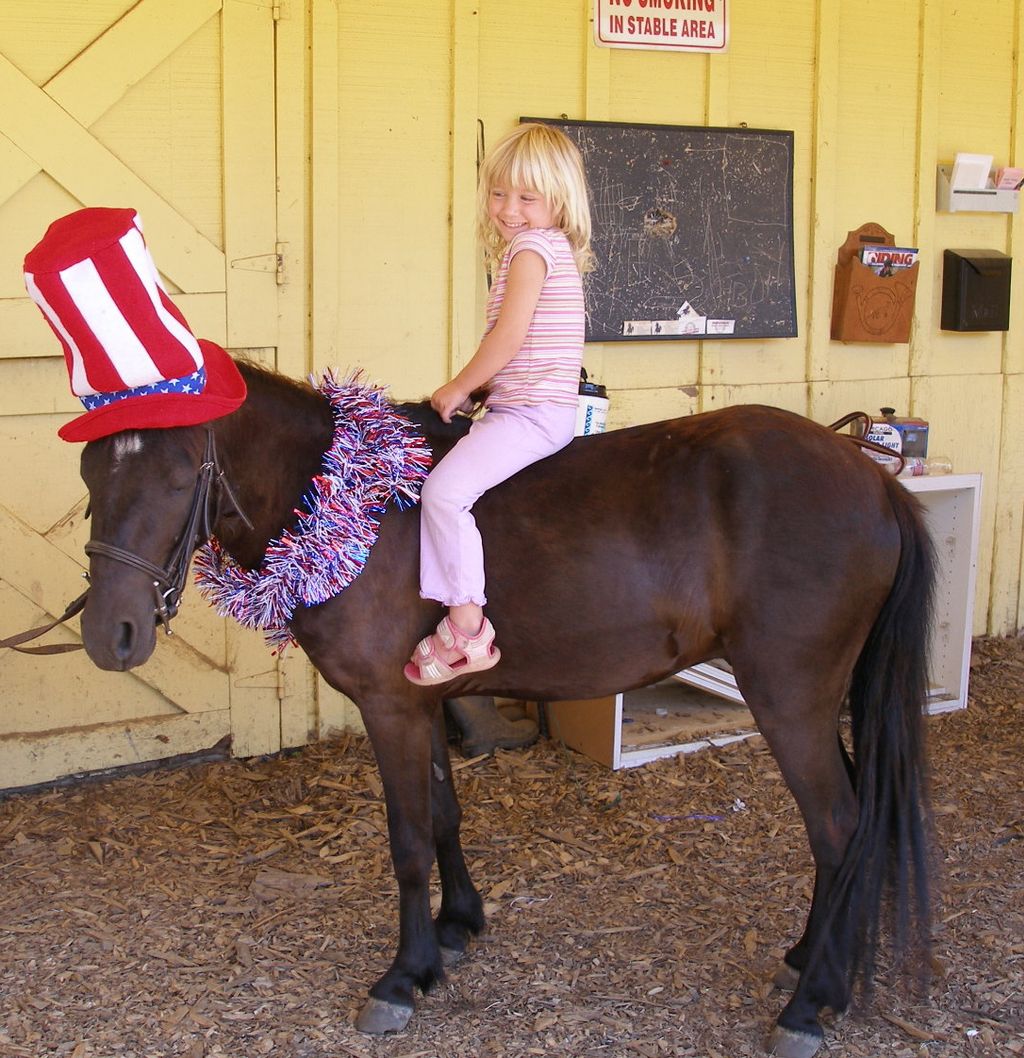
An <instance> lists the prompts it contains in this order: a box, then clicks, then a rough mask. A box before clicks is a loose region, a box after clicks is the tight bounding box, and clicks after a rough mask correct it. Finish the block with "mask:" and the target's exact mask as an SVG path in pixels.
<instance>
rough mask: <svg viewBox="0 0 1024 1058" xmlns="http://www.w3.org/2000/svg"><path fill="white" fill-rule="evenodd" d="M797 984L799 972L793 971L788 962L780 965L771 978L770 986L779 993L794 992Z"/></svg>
mask: <svg viewBox="0 0 1024 1058" xmlns="http://www.w3.org/2000/svg"><path fill="white" fill-rule="evenodd" d="M799 983H800V971H799V970H796V969H794V968H793V967H792V966H790V965H789V963H788V962H784V963H782V965H781V966H780V967H779V968H778V969H777V970H776V971H775V973H774V975H773V976H772V984H773V985H775V987H776V988H778V989H779V991H781V992H795V991H796V986H797V985H798V984H799Z"/></svg>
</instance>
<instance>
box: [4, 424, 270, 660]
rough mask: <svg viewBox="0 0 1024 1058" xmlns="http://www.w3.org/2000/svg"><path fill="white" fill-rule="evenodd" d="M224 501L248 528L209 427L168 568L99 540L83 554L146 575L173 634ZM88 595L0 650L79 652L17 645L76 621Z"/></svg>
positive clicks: (75, 646)
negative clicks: (197, 556) (197, 554)
mask: <svg viewBox="0 0 1024 1058" xmlns="http://www.w3.org/2000/svg"><path fill="white" fill-rule="evenodd" d="M222 500H227V502H228V503H229V504H230V506H231V507H232V508H233V509H234V510H235V512H236V513H237V514H238V516H239V517H240V518H241V519H242V521H243V522H244V523H245V525H246V526H247V527H248V528H249V529H252V522H250V521H249V518H248V516H247V515H246V513H245V511H243V510H242V508H241V506H240V505H239V503H238V499H237V497H236V496H235V492H234V490H233V489H232V487H231V484H230V483H229V481H228V479H227V478H226V477H225V475H224V470H223V469H222V467H221V466H220V463H219V461H218V459H217V443H216V440H215V439H214V436H213V429H212V428H211V427H210V426H209V425H207V427H206V447H205V450H204V452H203V461H202V463H201V464H200V466H199V473H198V476H197V477H196V485H195V489H194V490H193V492H192V503H191V505H190V507H189V512H188V518H187V520H186V522H185V528H184V529H183V530H182V533H181V536H180V537H179V539H178V543H177V545H176V546H175V548H174V551H173V553H172V554H171V557H170V558H169V559H168V560H167V564H166V565H164V566H158V565H156V564H155V563H153V562H150V561H149V560H148V559H145V558H142V557H141V556H140V555H136V554H134V553H133V552H131V551H126V550H125V549H124V548H122V547H117V546H115V545H114V544H108V543H105V542H104V541H102V540H90V541H89V542H88V543H87V544H86V545H85V553H86V554H87V555H89V556H90V557H91V556H93V555H102V556H103V557H104V558H109V559H113V560H114V561H115V562H121V563H123V564H124V565H126V566H131V567H132V568H133V569H137V570H140V571H141V572H142V573H145V574H146V575H147V576H148V577H149V578H150V579H151V584H152V586H153V592H154V596H155V600H154V608H153V616H154V618H155V619H156V620H157V621H158V622H160V623H161V624H162V625H163V628H164V632H165V633H166V634H167V635H172V634H173V633H172V631H171V618H173V617H174V616H176V615H177V613H178V607H179V605H180V603H181V597H182V595H183V593H184V591H185V581H186V579H187V577H188V568H189V564H190V562H191V561H192V553H193V552H194V551H195V549H196V548H197V547H198V546H199V545H200V544H201V543H202V542H203V541H204V540H208V539H209V538H210V537H211V536H212V535H213V526H214V525H215V524H216V522H217V516H218V514H219V513H220V504H221V501H222ZM82 576H83V577H85V579H86V580H89V574H88V573H83V574H82ZM88 595H89V589H88V588H86V590H85V591H84V592H82V594H81V595H79V597H78V598H77V599H75V601H74V602H72V603H71V604H70V606H68V608H67V609H66V610H65V611H64V613H63V614H61V616H60V617H58V618H57V619H56V620H55V621H53V622H51V623H50V624H48V625H45V626H43V627H41V628H33V629H30V630H29V631H28V632H21V633H19V634H18V635H16V636H11V637H10V638H9V639H4V640H0V647H10V648H12V649H14V650H18V651H21V652H22V653H26V654H57V653H64V652H66V651H69V650H79V649H81V644H80V643H59V644H55V645H53V646H44V647H23V646H21V644H22V643H25V642H27V641H28V640H30V639H35V638H37V637H38V636H41V635H43V634H44V633H45V632H48V631H50V629H52V628H56V626H57V625H59V624H60V623H61V622H63V621H66V620H68V618H70V617H74V615H75V614H77V613H79V612H80V611H81V610H82V609H83V608H84V607H85V601H86V598H87V597H88Z"/></svg>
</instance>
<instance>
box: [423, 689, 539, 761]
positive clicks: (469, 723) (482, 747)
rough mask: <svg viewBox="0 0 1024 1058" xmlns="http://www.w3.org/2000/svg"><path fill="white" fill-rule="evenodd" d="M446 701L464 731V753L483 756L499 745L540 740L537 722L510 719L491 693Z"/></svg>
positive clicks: (516, 746) (507, 746) (510, 746)
mask: <svg viewBox="0 0 1024 1058" xmlns="http://www.w3.org/2000/svg"><path fill="white" fill-rule="evenodd" d="M444 704H445V707H446V708H447V709H448V712H449V715H450V716H451V717H452V719H453V720H454V721H455V725H456V727H458V729H459V731H460V732H461V733H462V755H463V756H464V757H479V756H480V755H481V754H483V753H493V752H494V751H495V750H496V749H521V748H522V747H523V746H530V745H532V744H533V743H534V742H536V741H537V733H538V732H537V725H536V724H535V723H534V722H533V721H532V720H531V719H530V718H529V717H524V718H523V719H522V720H509V719H507V718H506V717H504V716H503V715H502V714H501V712H500V711H499V709H498V707H497V706H496V705H495V704H494V699H493V698H491V697H489V696H476V695H468V696H466V697H464V698H447V699H446V700H445V703H444Z"/></svg>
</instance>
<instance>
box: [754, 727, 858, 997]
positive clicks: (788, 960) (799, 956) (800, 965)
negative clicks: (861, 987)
mask: <svg viewBox="0 0 1024 1058" xmlns="http://www.w3.org/2000/svg"><path fill="white" fill-rule="evenodd" d="M837 740H838V745H839V755H840V757H841V758H842V761H843V764H844V765H845V767H846V774H847V775H848V776H849V779H850V784H851V786H852V785H853V783H854V781H855V773H854V768H853V761H852V760H851V759H850V755H849V753H848V752H847V750H846V746H845V745H844V743H843V740H842V736H841V735H837ZM821 889H822V886H821V882H820V880H819V879H818V878H815V884H814V894H813V896H812V898H811V911H810V914H809V915H808V916H807V925H806V928H805V929H804V932H803V936H802V937H801V938H800V939H799V940H798V941H797V942H796V944H794V945H793V947H792V948H790V949H789V951H787V952H786V954H785V957H784V958H783V961H782V965H781V966H779V968H778V969H777V970H776V972H775V975H774V977H773V981H774V983H775V986H776V987H777V988H780V989H782V990H783V991H785V992H794V991H796V986H797V985H798V984H799V982H800V975H801V974H802V973H803V971H804V969H805V967H806V966H807V960H808V958H809V956H810V940H811V936H812V933H813V925H814V924H816V923H817V922H818V920H819V918H820V917H821V909H822V907H823V906H824V905H823V900H822V897H821ZM835 1013H837V1014H839V1013H842V1011H840V1010H836V1011H835Z"/></svg>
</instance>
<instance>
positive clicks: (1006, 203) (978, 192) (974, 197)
mask: <svg viewBox="0 0 1024 1058" xmlns="http://www.w3.org/2000/svg"><path fill="white" fill-rule="evenodd" d="M952 172H953V167H952V166H951V165H940V166H939V168H938V171H937V173H936V175H935V208H936V209H937V210H938V211H939V212H940V213H1016V212H1017V205H1018V201H1019V199H1020V192H1019V191H1014V190H1012V189H1005V188H1002V189H1001V188H998V187H980V188H963V187H953V185H952V183H951V176H952Z"/></svg>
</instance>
